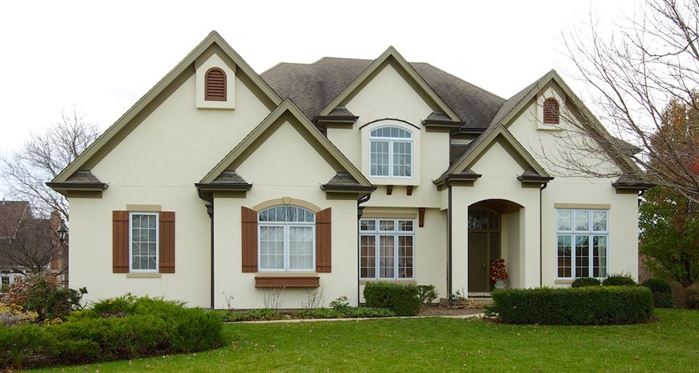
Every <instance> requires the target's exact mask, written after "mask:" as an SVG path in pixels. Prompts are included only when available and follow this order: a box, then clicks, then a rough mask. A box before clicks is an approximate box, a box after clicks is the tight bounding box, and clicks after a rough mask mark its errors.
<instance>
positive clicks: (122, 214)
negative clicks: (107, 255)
mask: <svg viewBox="0 0 699 373" xmlns="http://www.w3.org/2000/svg"><path fill="white" fill-rule="evenodd" d="M112 272H113V273H128V272H129V212H128V211H112Z"/></svg>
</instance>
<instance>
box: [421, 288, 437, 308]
mask: <svg viewBox="0 0 699 373" xmlns="http://www.w3.org/2000/svg"><path fill="white" fill-rule="evenodd" d="M437 294H438V293H437V288H436V287H435V286H434V285H418V287H417V297H418V298H419V299H420V303H422V304H429V303H432V302H433V301H434V300H435V299H437Z"/></svg>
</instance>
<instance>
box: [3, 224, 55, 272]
mask: <svg viewBox="0 0 699 373" xmlns="http://www.w3.org/2000/svg"><path fill="white" fill-rule="evenodd" d="M54 239H55V229H54V226H53V224H52V221H51V219H41V218H32V217H31V216H30V217H28V218H24V219H22V220H21V223H20V224H19V226H18V228H17V232H16V234H15V236H14V237H11V238H0V267H5V268H7V267H12V268H19V267H22V268H26V267H31V266H32V265H36V263H34V261H36V260H40V263H45V265H46V266H48V265H49V259H50V258H51V257H52V256H53V255H54V254H55V253H54V252H53V251H54V241H53V240H54Z"/></svg>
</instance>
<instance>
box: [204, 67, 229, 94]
mask: <svg viewBox="0 0 699 373" xmlns="http://www.w3.org/2000/svg"><path fill="white" fill-rule="evenodd" d="M205 84H206V87H205V100H206V101H226V73H225V72H223V70H221V69H220V68H218V67H213V68H211V69H209V70H208V71H207V72H206V83H205Z"/></svg>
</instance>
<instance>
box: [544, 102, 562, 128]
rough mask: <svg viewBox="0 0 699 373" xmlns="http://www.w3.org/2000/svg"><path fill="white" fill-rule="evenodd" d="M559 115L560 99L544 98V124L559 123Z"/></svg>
mask: <svg viewBox="0 0 699 373" xmlns="http://www.w3.org/2000/svg"><path fill="white" fill-rule="evenodd" d="M559 116H560V114H559V108H558V101H556V99H555V98H553V97H549V98H547V99H546V100H544V124H558V123H559V121H560V118H559Z"/></svg>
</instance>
